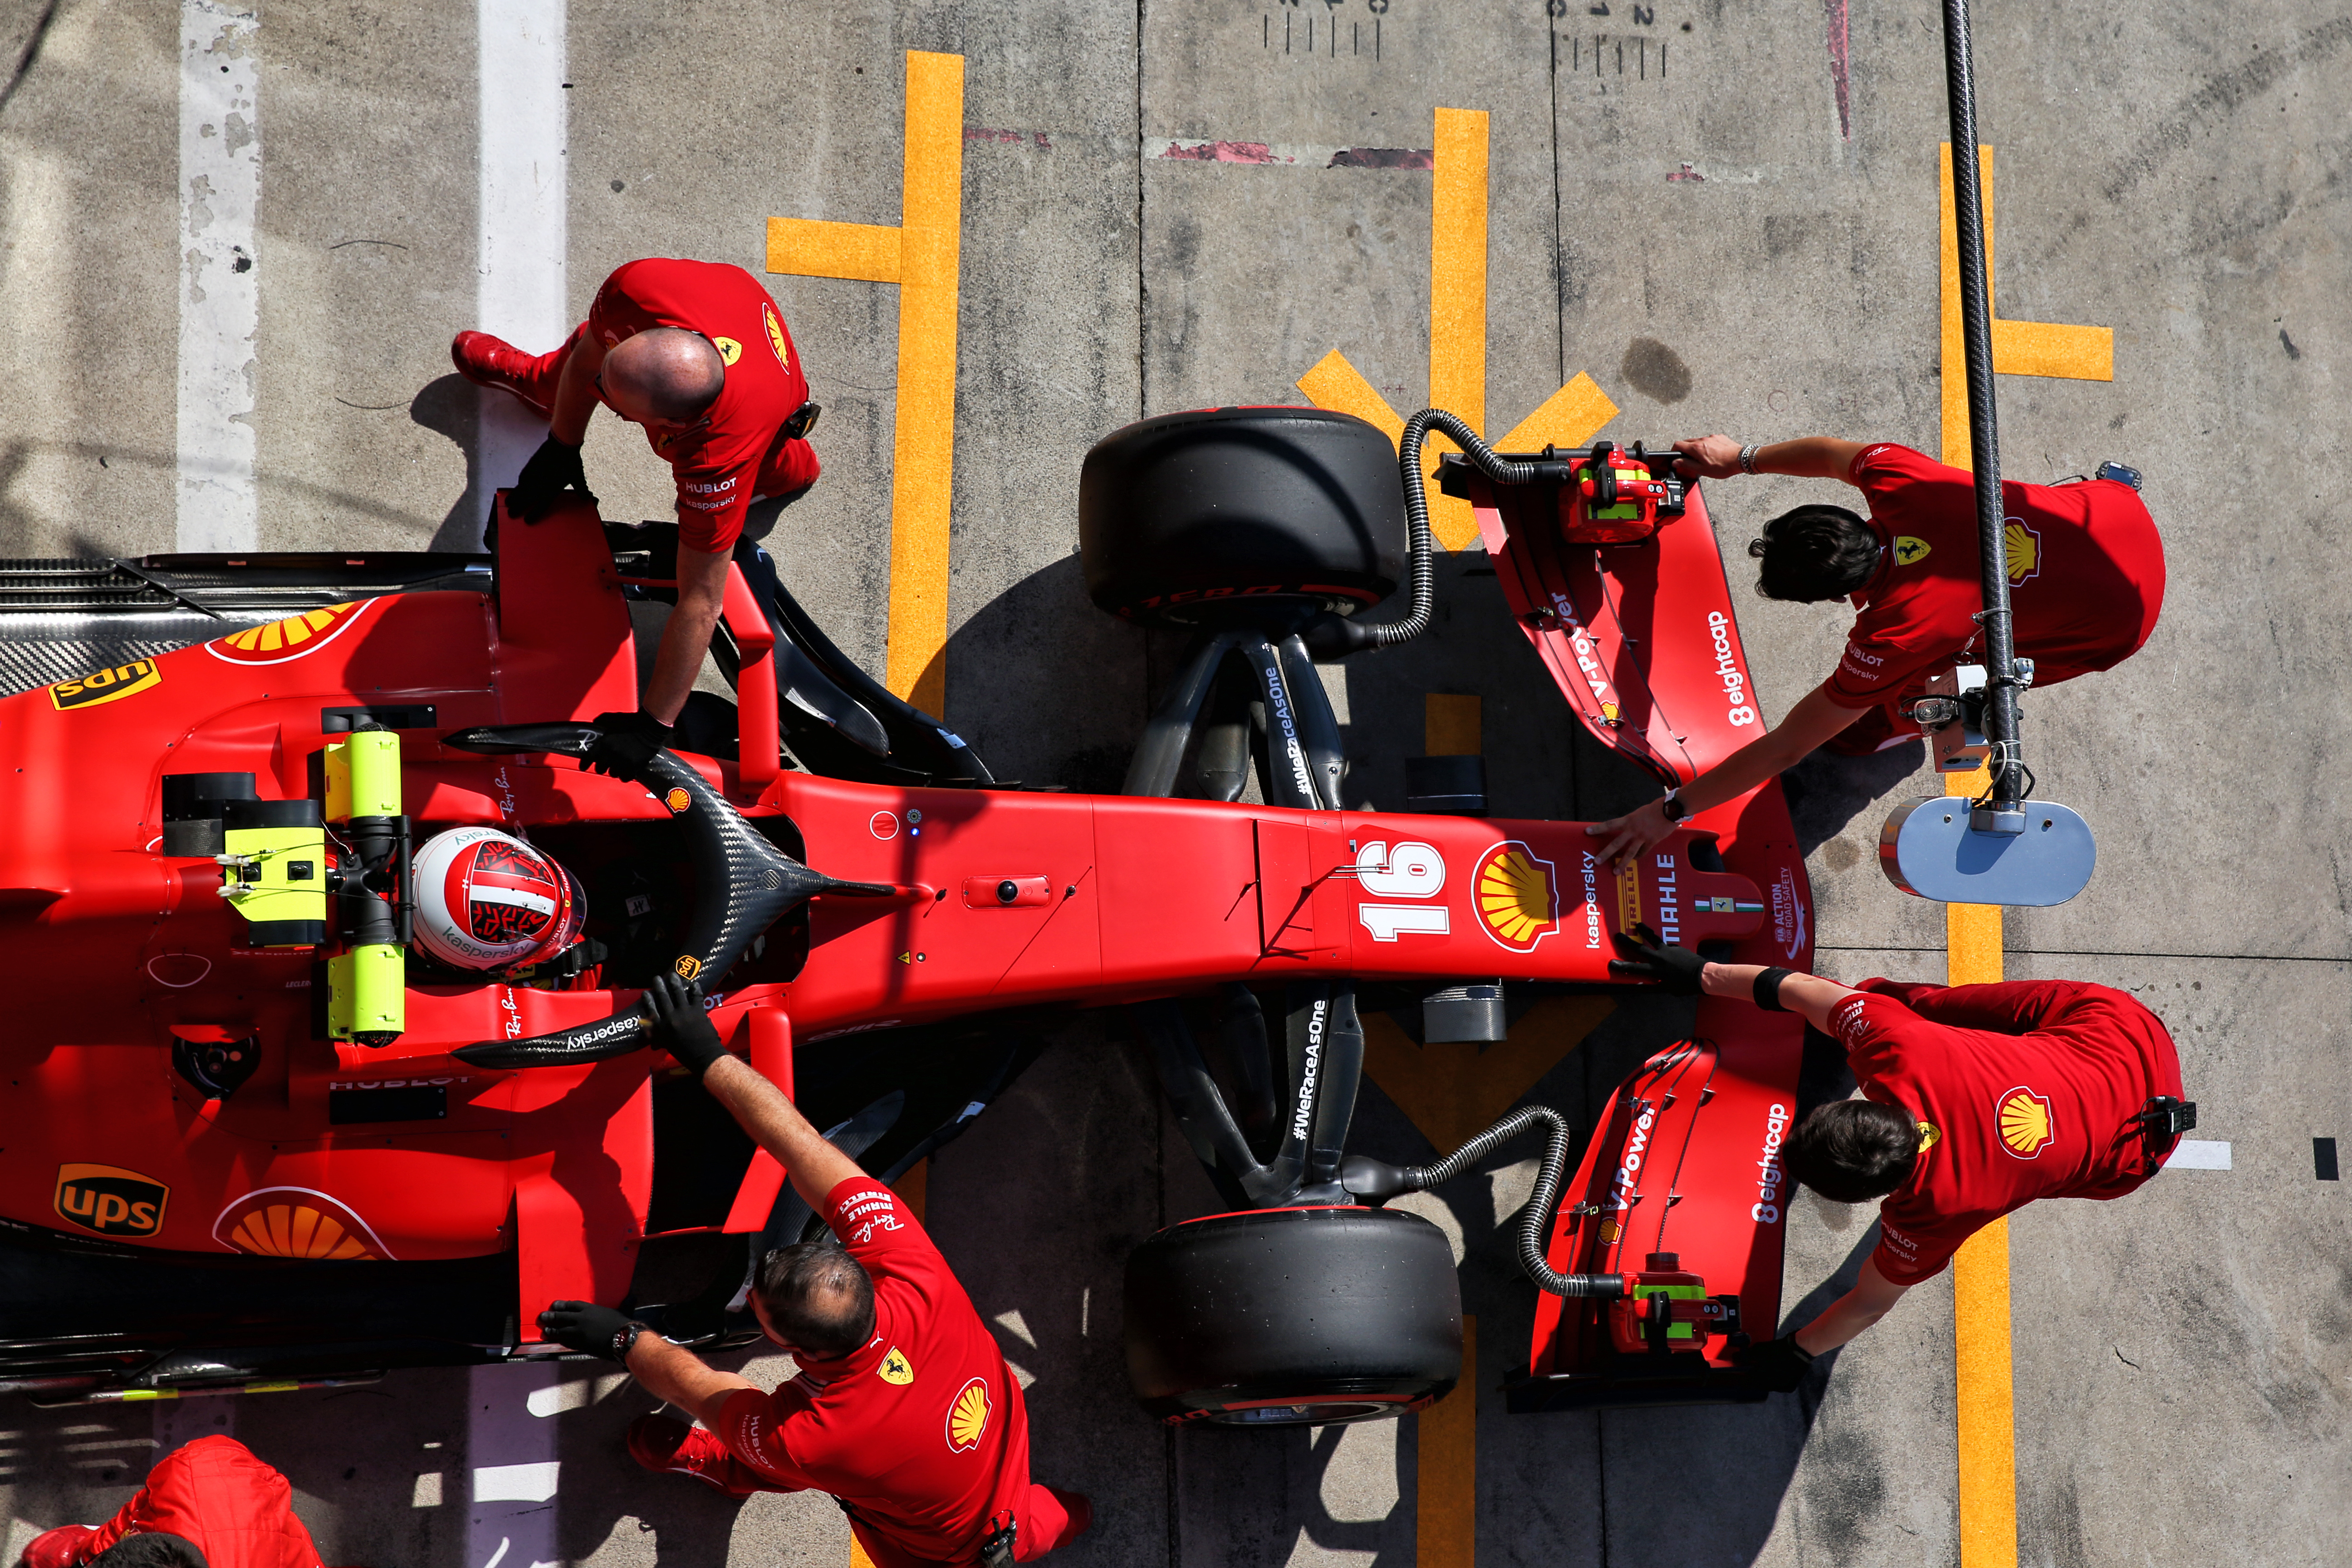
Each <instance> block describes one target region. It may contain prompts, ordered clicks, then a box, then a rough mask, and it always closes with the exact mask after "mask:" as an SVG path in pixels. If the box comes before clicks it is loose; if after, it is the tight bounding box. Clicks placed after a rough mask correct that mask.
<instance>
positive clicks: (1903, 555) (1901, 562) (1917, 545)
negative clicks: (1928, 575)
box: [1895, 533, 1935, 566]
mask: <svg viewBox="0 0 2352 1568" xmlns="http://www.w3.org/2000/svg"><path fill="white" fill-rule="evenodd" d="M1933 548H1935V547H1934V546H1933V545H1931V544H1929V543H1928V542H1927V541H1926V540H1924V539H1921V538H1919V537H1918V536H1917V535H1916V534H1910V533H1905V534H1898V535H1897V536H1896V537H1895V564H1896V565H1897V566H1908V565H1910V564H1911V563H1913V562H1915V561H1925V560H1926V559H1927V552H1928V551H1929V550H1931V549H1933Z"/></svg>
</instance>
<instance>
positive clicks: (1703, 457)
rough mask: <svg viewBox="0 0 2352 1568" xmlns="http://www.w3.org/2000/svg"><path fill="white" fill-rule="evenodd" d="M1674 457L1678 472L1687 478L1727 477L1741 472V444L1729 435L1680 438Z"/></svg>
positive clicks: (1676, 444) (1676, 443)
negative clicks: (1692, 439) (1681, 439)
mask: <svg viewBox="0 0 2352 1568" xmlns="http://www.w3.org/2000/svg"><path fill="white" fill-rule="evenodd" d="M1675 472H1676V473H1678V474H1680V475H1682V477H1683V478H1685V479H1729V478H1730V477H1731V476H1732V475H1734V474H1736V473H1738V472H1739V443H1738V442H1737V441H1735V440H1733V439H1732V438H1731V437H1728V436H1701V437H1699V438H1698V439H1696V441H1677V442H1675Z"/></svg>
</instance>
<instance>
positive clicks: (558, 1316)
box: [539, 1301, 642, 1361]
mask: <svg viewBox="0 0 2352 1568" xmlns="http://www.w3.org/2000/svg"><path fill="white" fill-rule="evenodd" d="M640 1326H642V1325H638V1324H635V1323H633V1322H632V1321H631V1320H630V1319H629V1318H628V1317H627V1316H626V1315H625V1314H624V1313H621V1312H616V1311H614V1310H613V1309H612V1308H610V1307H600V1306H598V1305H596V1303H595V1302H593V1301H550V1302H549V1303H548V1304H547V1310H546V1311H544V1312H541V1314H540V1315H539V1331H540V1332H541V1333H542V1334H545V1335H546V1336H547V1337H548V1338H549V1339H551V1340H553V1341H554V1342H556V1343H557V1344H560V1345H562V1346H564V1347H565V1348H566V1349H569V1350H575V1351H584V1352H587V1353H588V1354H590V1355H593V1356H603V1357H604V1359H605V1360H606V1361H623V1360H625V1359H626V1358H627V1352H626V1351H625V1344H626V1342H627V1341H628V1340H629V1338H630V1337H631V1336H630V1333H629V1331H630V1330H631V1329H632V1328H634V1327H640Z"/></svg>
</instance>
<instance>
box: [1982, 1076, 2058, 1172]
mask: <svg viewBox="0 0 2352 1568" xmlns="http://www.w3.org/2000/svg"><path fill="white" fill-rule="evenodd" d="M1993 1121H1994V1124H1995V1125H1996V1126H1998V1127H1999V1128H2000V1142H2001V1147H2002V1148H2004V1149H2007V1150H2008V1151H2009V1152H2011V1153H2012V1154H2014V1155H2016V1156H2017V1157H2018V1158H2019V1159H2021V1160H2031V1159H2032V1158H2033V1157H2034V1156H2035V1155H2036V1154H2039V1153H2041V1152H2042V1150H2043V1149H2045V1148H2047V1147H2049V1145H2050V1141H2051V1140H2052V1139H2053V1138H2055V1137H2056V1136H2057V1135H2058V1130H2057V1128H2056V1127H2055V1126H2054V1125H2053V1124H2052V1121H2051V1118H2050V1099H2049V1097H2048V1096H2047V1095H2041V1094H2036V1093H2034V1092H2033V1091H2032V1089H2028V1088H2026V1087H2025V1085H2023V1084H2019V1085H2018V1086H2017V1087H2016V1088H2015V1089H2011V1090H2010V1091H2009V1092H2008V1093H2007V1094H2004V1095H2002V1096H2001V1097H2000V1100H1997V1101H1995V1102H1994V1110H1993Z"/></svg>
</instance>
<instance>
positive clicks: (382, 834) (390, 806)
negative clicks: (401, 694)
mask: <svg viewBox="0 0 2352 1568" xmlns="http://www.w3.org/2000/svg"><path fill="white" fill-rule="evenodd" d="M326 771H327V818H328V820H329V821H331V822H333V823H335V824H337V825H338V826H341V827H342V828H344V830H345V832H346V834H347V836H348V837H349V839H350V841H351V845H352V849H353V851H354V852H355V853H356V856H357V863H356V864H354V865H352V866H351V867H349V868H347V869H346V870H345V873H344V879H345V881H344V885H345V892H344V902H345V906H346V908H345V915H346V923H347V926H348V932H349V936H350V942H349V945H348V946H347V947H346V949H345V950H344V951H343V952H339V953H337V954H336V955H335V956H334V957H332V958H331V959H329V960H328V961H327V1033H328V1036H329V1037H331V1038H332V1039H337V1040H350V1041H353V1042H356V1043H357V1044H360V1045H363V1046H387V1045H390V1044H391V1043H392V1042H393V1041H394V1040H395V1039H397V1038H399V1037H400V1034H401V1031H402V1030H404V1029H405V1028H406V1027H407V1026H408V993H407V985H408V959H407V954H406V953H405V952H404V951H403V950H402V948H401V945H400V940H399V934H400V933H399V928H398V924H397V922H396V920H395V918H394V911H393V906H392V905H390V904H389V903H386V902H385V901H384V900H382V899H380V898H378V897H377V896H376V895H375V893H374V892H373V891H372V890H369V889H366V888H364V887H362V884H361V878H362V875H363V874H365V873H367V872H374V871H382V870H385V869H387V868H390V867H391V866H392V864H393V862H394V861H395V860H396V861H399V862H401V863H402V864H401V866H400V868H399V872H398V874H399V875H403V876H404V875H405V874H406V866H405V861H406V856H405V855H404V854H403V853H402V852H401V849H402V847H403V846H404V844H405V843H406V838H407V833H406V824H405V823H404V822H403V821H402V820H401V816H400V737H399V736H398V735H396V734H394V733H393V732H392V731H389V730H362V731H355V732H354V733H353V734H352V737H351V738H350V739H349V740H347V741H342V742H338V743H337V744H334V745H331V746H329V747H328V748H327V766H326Z"/></svg>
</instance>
